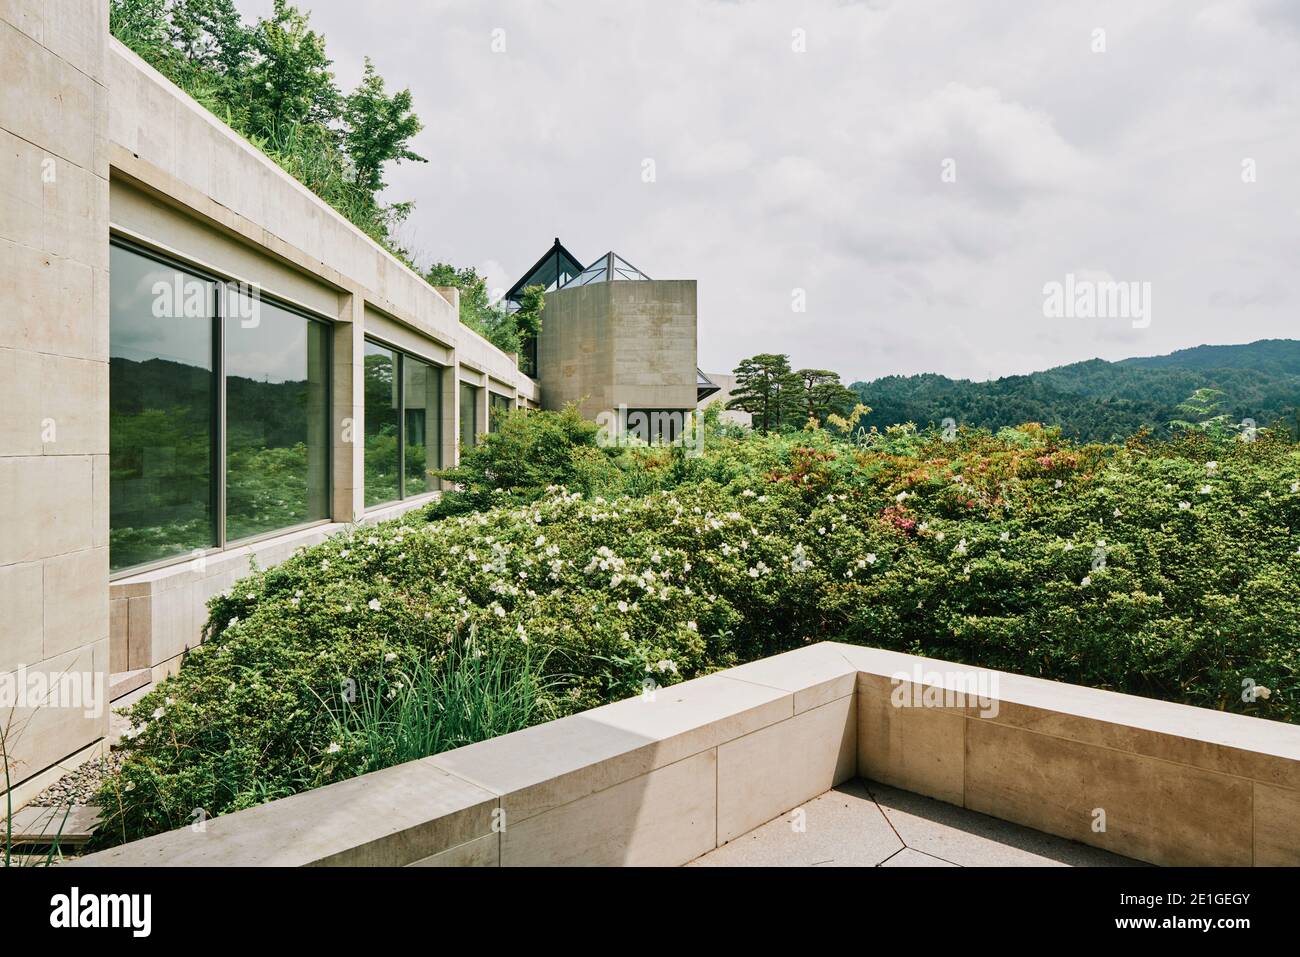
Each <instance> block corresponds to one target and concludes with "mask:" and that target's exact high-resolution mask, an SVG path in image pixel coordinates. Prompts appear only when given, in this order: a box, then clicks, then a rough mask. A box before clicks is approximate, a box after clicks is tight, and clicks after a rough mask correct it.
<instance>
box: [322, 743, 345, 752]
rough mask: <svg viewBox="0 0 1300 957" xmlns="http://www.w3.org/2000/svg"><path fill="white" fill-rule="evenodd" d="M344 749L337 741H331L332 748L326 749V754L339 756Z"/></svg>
mask: <svg viewBox="0 0 1300 957" xmlns="http://www.w3.org/2000/svg"><path fill="white" fill-rule="evenodd" d="M342 750H343V748H342V746H341V745H339V743H338V742H337V741H331V742H330V746H329V747H328V748H326V749H325V753H326V754H338V753H339V752H340V751H342Z"/></svg>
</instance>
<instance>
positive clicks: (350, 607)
mask: <svg viewBox="0 0 1300 957" xmlns="http://www.w3.org/2000/svg"><path fill="white" fill-rule="evenodd" d="M343 611H344V613H347V612H350V611H352V606H351V605H344V606H343Z"/></svg>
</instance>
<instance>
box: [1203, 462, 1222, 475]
mask: <svg viewBox="0 0 1300 957" xmlns="http://www.w3.org/2000/svg"><path fill="white" fill-rule="evenodd" d="M1218 467H1219V463H1218V462H1206V463H1205V471H1206V472H1209V473H1211V474H1213V472H1214V470H1215V469H1217V468H1218Z"/></svg>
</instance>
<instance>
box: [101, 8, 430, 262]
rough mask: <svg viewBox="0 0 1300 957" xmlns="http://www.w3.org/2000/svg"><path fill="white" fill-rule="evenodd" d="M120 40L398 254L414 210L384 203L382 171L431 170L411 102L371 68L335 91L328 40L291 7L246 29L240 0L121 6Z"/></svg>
mask: <svg viewBox="0 0 1300 957" xmlns="http://www.w3.org/2000/svg"><path fill="white" fill-rule="evenodd" d="M109 22H110V27H111V29H112V31H113V35H114V36H116V37H117V38H118V39H119V40H121V41H122V42H123V43H125V44H126V45H127V46H129V47H131V48H132V49H133V50H135V52H136V53H138V54H140V56H142V57H143V58H144V59H145V60H147V61H148V62H149V64H150V65H151V66H153V67H154V68H155V69H157V70H158V71H159V72H160V73H162V74H163V75H164V76H166V77H167V78H168V79H169V80H171V81H172V82H173V83H175V84H176V85H177V86H179V87H180V88H181V89H182V90H184V91H185V92H186V93H188V94H189V95H190V96H192V97H194V99H195V100H197V101H198V102H199V103H201V104H202V105H203V106H205V107H206V108H207V109H209V110H210V111H211V112H212V113H214V114H215V115H216V116H217V117H219V118H220V119H222V120H223V121H225V123H226V124H227V125H228V126H230V127H231V128H232V129H234V130H235V131H236V132H238V133H240V134H241V135H243V136H245V137H247V138H248V139H249V140H250V141H251V142H252V143H253V144H254V145H256V146H258V147H259V148H260V149H262V150H263V152H265V153H266V154H267V155H268V156H270V157H271V159H273V160H275V161H276V162H277V163H278V164H279V165H280V166H282V167H284V169H285V170H287V171H288V172H289V173H291V174H292V175H293V176H294V177H296V178H297V179H299V180H300V181H301V182H302V183H303V184H304V185H305V186H307V187H308V188H309V189H311V190H312V191H313V192H315V193H316V194H317V195H318V196H320V197H321V198H322V199H323V200H325V201H326V202H327V203H329V204H330V205H332V206H333V207H334V208H335V209H337V210H338V211H339V212H340V213H342V214H343V215H344V216H346V217H347V218H348V219H349V220H351V221H352V222H353V223H354V224H355V225H356V226H357V227H358V228H360V229H361V230H363V231H364V232H366V233H367V234H368V235H370V236H371V238H373V239H375V240H376V241H378V242H380V243H384V244H386V245H388V246H389V247H390V248H393V249H395V244H394V243H393V242H392V241H391V230H392V227H393V226H394V225H395V224H396V223H397V222H398V221H400V220H401V219H402V218H404V217H405V215H406V214H407V213H408V212H409V211H410V204H409V203H395V204H388V205H385V204H384V203H383V202H382V201H381V200H380V199H379V193H380V192H381V190H382V189H383V185H384V184H383V175H382V173H383V168H384V166H385V165H386V164H388V163H389V162H394V161H402V160H414V161H419V162H423V158H422V157H420V156H418V155H416V154H415V153H414V152H413V151H412V150H411V149H410V148H409V146H408V143H409V141H410V139H411V138H412V137H413V136H415V134H416V133H418V132H419V131H420V128H421V127H420V121H419V120H418V119H417V118H416V116H415V114H414V113H412V112H411V94H410V92H409V91H408V90H402V91H400V92H398V93H396V94H394V95H392V96H390V95H388V94H387V93H386V92H385V90H384V81H383V79H382V78H381V77H380V76H378V75H377V74H376V73H375V71H374V68H373V66H372V65H371V64H370V62H369V61H368V60H367V61H366V72H365V76H364V78H363V79H362V81H361V83H360V84H359V85H358V87H357V89H356V90H355V91H354V92H353V93H352V94H350V95H344V94H343V93H342V92H340V90H339V89H338V87H337V86H336V84H335V82H334V75H333V73H332V72H331V71H330V66H331V63H330V59H329V57H328V56H327V55H326V52H325V38H324V37H323V36H321V35H320V34H319V33H316V32H315V31H314V30H312V29H311V27H310V25H309V20H308V16H307V15H306V14H304V13H302V12H301V11H299V10H298V9H296V8H295V7H293V6H292V5H290V4H289V3H288V2H287V0H275V7H274V10H273V12H272V14H271V16H270V17H265V18H262V19H259V20H258V21H257V22H256V23H253V24H251V25H249V24H245V23H244V21H243V19H242V18H241V17H240V15H239V11H238V10H237V9H236V8H235V5H234V0H112V4H111V6H110V14H109Z"/></svg>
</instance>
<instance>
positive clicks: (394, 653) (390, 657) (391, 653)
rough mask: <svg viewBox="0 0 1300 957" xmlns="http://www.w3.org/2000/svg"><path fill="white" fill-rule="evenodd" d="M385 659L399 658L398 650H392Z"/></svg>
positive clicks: (393, 659)
mask: <svg viewBox="0 0 1300 957" xmlns="http://www.w3.org/2000/svg"><path fill="white" fill-rule="evenodd" d="M384 660H385V661H396V660H397V652H395V651H390V652H389V653H388V654H386V655H384Z"/></svg>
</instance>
